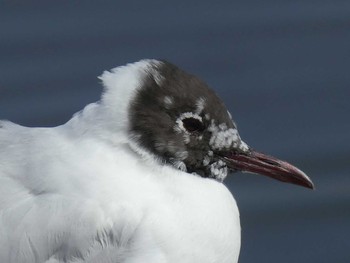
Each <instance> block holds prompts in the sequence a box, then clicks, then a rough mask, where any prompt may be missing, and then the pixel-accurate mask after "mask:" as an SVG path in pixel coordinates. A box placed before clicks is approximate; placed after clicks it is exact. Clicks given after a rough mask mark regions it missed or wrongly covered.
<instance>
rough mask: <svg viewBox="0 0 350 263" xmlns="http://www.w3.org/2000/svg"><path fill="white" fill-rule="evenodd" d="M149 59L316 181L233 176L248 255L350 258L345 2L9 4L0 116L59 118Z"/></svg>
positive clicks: (4, 7)
mask: <svg viewBox="0 0 350 263" xmlns="http://www.w3.org/2000/svg"><path fill="white" fill-rule="evenodd" d="M142 58H158V59H166V60H168V61H170V62H173V63H175V64H177V65H178V66H180V67H182V68H184V69H185V70H187V71H189V72H192V73H194V74H196V75H198V76H200V77H201V78H202V79H204V80H205V81H206V82H207V83H208V84H209V85H210V86H211V87H212V88H213V89H215V90H216V92H217V93H218V94H219V95H220V96H221V97H222V98H223V99H224V101H225V103H226V105H227V106H228V107H229V109H230V110H231V112H232V114H233V117H234V119H235V120H236V122H237V123H238V125H239V129H240V133H241V136H242V137H243V139H244V140H245V141H247V142H248V143H249V144H250V145H251V146H253V147H254V148H255V149H259V150H261V151H263V152H266V153H269V154H272V155H275V156H278V157H280V158H282V159H286V160H288V161H290V162H292V163H294V164H296V165H297V166H298V167H300V168H302V169H303V170H304V171H305V172H306V173H307V174H308V175H309V176H310V177H311V178H312V179H313V181H314V183H315V185H316V190H315V191H310V190H307V189H303V188H300V187H296V186H293V185H288V184H283V183H279V182H277V181H273V180H270V179H268V178H265V177H261V176H257V175H249V174H234V175H233V176H231V177H230V178H229V179H228V180H227V181H226V184H227V186H228V187H229V188H230V189H231V191H232V192H233V194H234V196H235V198H236V200H237V202H238V205H239V207H240V211H241V220H242V250H241V257H240V262H241V263H251V262H266V263H269V262H283V263H295V262H308V263H311V262H314V263H323V262H324V263H330V262H332V263H333V262H334V263H342V262H344V263H348V262H350V250H349V248H350V242H349V234H350V139H349V134H350V132H349V130H350V117H349V114H350V103H349V100H350V1H341V0H332V1H326V0H318V1H312V0H303V1H302V0H296V1H289V0H279V1H277V0H265V1H258V0H249V1H243V0H240V1H217V2H215V3H214V1H207V0H202V1H171V2H170V1H169V2H166V1H160V0H155V1H154V0H150V1H112V0H109V1H66V0H61V1H1V2H0V119H9V120H12V121H14V122H17V123H20V124H22V125H27V126H55V125H59V124H63V123H64V122H66V121H67V120H68V119H69V118H70V116H71V115H72V114H73V113H74V112H76V111H78V110H80V109H82V107H83V106H84V105H86V104H87V103H89V102H94V101H96V100H98V99H99V95H100V92H101V86H100V83H99V81H98V79H97V78H96V77H97V76H98V75H100V74H101V73H102V71H103V70H105V69H110V68H112V67H115V66H118V65H123V64H125V63H127V62H134V61H137V60H139V59H142Z"/></svg>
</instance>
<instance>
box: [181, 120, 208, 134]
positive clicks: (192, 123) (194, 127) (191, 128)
mask: <svg viewBox="0 0 350 263" xmlns="http://www.w3.org/2000/svg"><path fill="white" fill-rule="evenodd" d="M182 123H183V125H184V127H185V129H186V130H187V131H188V132H202V131H204V128H205V127H204V125H203V123H202V122H201V121H200V120H198V119H196V118H186V119H183V120H182Z"/></svg>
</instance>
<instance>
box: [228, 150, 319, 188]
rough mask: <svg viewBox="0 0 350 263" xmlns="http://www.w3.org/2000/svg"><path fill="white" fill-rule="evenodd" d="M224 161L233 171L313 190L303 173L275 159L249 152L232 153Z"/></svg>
mask: <svg viewBox="0 0 350 263" xmlns="http://www.w3.org/2000/svg"><path fill="white" fill-rule="evenodd" d="M224 159H225V161H226V163H227V165H228V166H229V167H230V168H231V169H233V170H238V171H242V172H250V173H255V174H261V175H266V176H269V177H272V178H274V179H277V180H279V181H282V182H287V183H291V184H296V185H300V186H304V187H307V188H310V189H314V184H313V183H312V181H311V180H310V178H309V177H308V176H307V175H306V174H305V173H303V172H302V171H300V170H299V169H298V168H296V167H295V166H293V165H291V164H289V163H287V162H285V161H281V160H279V159H277V158H275V157H272V156H268V155H265V154H263V153H259V152H256V151H254V150H251V151H250V152H249V153H238V152H232V153H229V154H227V155H226V156H225V157H224Z"/></svg>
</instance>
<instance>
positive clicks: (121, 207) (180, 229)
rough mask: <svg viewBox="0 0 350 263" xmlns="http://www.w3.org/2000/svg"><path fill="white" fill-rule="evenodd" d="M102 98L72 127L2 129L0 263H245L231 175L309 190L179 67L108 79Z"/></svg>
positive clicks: (150, 66) (119, 73) (158, 66)
mask: <svg viewBox="0 0 350 263" xmlns="http://www.w3.org/2000/svg"><path fill="white" fill-rule="evenodd" d="M99 78H100V80H101V82H102V84H103V87H104V89H103V93H102V96H101V99H100V100H99V101H98V102H96V103H92V104H89V105H87V106H86V107H85V108H84V109H83V110H82V111H80V112H78V113H76V114H75V115H74V116H73V117H72V118H71V119H70V120H69V121H68V122H67V123H65V124H64V125H61V126H57V127H53V128H28V127H23V126H20V125H17V124H14V123H12V122H9V121H1V122H0V262H7V263H22V262H26V263H31V262H32V263H41V262H46V263H63V262H68V263H81V262H91V263H92V262H96V263H97V262H98V263H140V262H143V263H145V262H146V263H147V262H152V263H158V262H159V263H161V262H162V263H163V262H169V263H172V262H174V263H175V262H176V263H177V262H185V263H186V262H192V263H193V262H195V263H197V262H201V263H209V262H210V263H215V262H218V263H226V262H227V263H228V262H230V263H234V262H237V261H238V257H239V251H240V243H241V236H240V232H241V228H240V219H239V210H238V208H237V205H236V202H235V199H234V198H233V196H232V194H231V193H230V191H229V190H228V189H227V188H226V186H225V185H224V184H223V180H224V179H225V178H226V176H227V175H228V174H229V173H231V172H236V171H243V172H250V173H255V174H262V175H266V176H269V177H272V178H274V179H277V180H280V181H284V182H289V183H293V184H297V185H300V186H304V187H308V188H313V184H312V182H311V180H310V179H309V178H308V177H307V176H306V175H305V174H304V173H303V172H302V171H300V170H299V169H297V168H296V167H294V166H292V165H291V164H289V163H287V162H284V161H281V160H278V159H276V158H274V157H271V156H268V155H265V154H262V153H260V152H257V151H255V150H254V149H253V148H251V147H250V146H248V145H247V144H246V143H245V142H244V141H243V140H242V139H241V137H240V135H239V133H238V130H237V126H236V124H235V122H234V121H233V119H232V116H231V114H230V113H229V112H228V110H227V108H226V106H225V105H224V103H223V101H222V100H221V99H220V98H219V97H218V96H217V95H216V94H215V93H214V92H213V91H212V90H211V89H210V88H209V87H208V86H207V85H206V84H205V83H204V82H203V81H201V80H200V79H198V78H197V77H195V76H193V75H191V74H188V73H186V72H185V71H183V70H181V69H180V68H178V67H177V66H175V65H173V64H171V63H169V62H166V61H158V60H141V61H139V62H136V63H131V64H128V65H126V66H121V67H117V68H114V69H112V70H111V71H105V72H104V73H103V74H102V75H101V76H100V77H99Z"/></svg>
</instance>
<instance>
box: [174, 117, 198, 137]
mask: <svg viewBox="0 0 350 263" xmlns="http://www.w3.org/2000/svg"><path fill="white" fill-rule="evenodd" d="M186 119H195V120H198V121H199V122H200V123H201V124H202V126H203V120H202V117H201V116H199V115H198V114H196V113H193V112H185V113H182V114H181V115H180V117H179V118H178V119H177V120H176V124H177V126H178V127H179V128H180V130H181V131H184V132H186V133H188V134H190V133H191V132H192V131H190V130H189V129H188V128H189V127H186V126H187V125H186V121H185V123H184V120H186ZM195 130H196V129H194V130H193V131H195ZM200 130H202V127H200Z"/></svg>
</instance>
